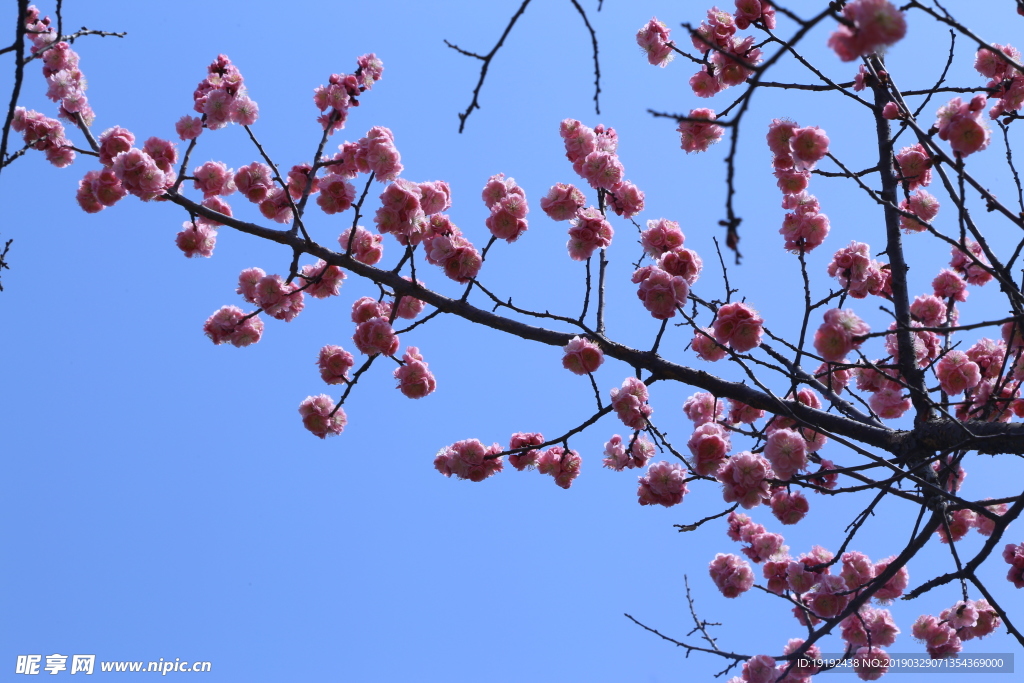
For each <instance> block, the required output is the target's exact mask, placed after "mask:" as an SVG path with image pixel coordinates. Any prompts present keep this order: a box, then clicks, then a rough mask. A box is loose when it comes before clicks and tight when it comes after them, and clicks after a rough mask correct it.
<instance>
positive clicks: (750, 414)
mask: <svg viewBox="0 0 1024 683" xmlns="http://www.w3.org/2000/svg"><path fill="white" fill-rule="evenodd" d="M762 417H764V411H763V410H761V409H760V408H754V407H752V406H748V405H747V404H746V403H742V402H741V401H737V400H736V399H729V422H732V423H733V424H737V423H746V424H754V422H756V421H757V420H760V419H761V418H762Z"/></svg>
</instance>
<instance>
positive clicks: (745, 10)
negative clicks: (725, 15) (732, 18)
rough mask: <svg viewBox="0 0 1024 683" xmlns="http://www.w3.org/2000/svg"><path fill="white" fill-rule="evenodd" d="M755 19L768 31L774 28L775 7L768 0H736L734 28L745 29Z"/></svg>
mask: <svg viewBox="0 0 1024 683" xmlns="http://www.w3.org/2000/svg"><path fill="white" fill-rule="evenodd" d="M757 21H760V22H761V23H763V24H764V27H765V28H766V29H768V30H769V31H770V30H772V29H774V28H775V8H774V7H772V6H771V3H770V2H769V0H736V28H738V29H740V30H745V29H746V28H747V27H749V26H750V25H751V24H752V23H754V22H757Z"/></svg>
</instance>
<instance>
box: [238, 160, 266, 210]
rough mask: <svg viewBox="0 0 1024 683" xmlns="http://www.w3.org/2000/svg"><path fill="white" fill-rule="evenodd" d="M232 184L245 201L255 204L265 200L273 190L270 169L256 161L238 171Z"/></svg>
mask: <svg viewBox="0 0 1024 683" xmlns="http://www.w3.org/2000/svg"><path fill="white" fill-rule="evenodd" d="M234 182H235V186H236V188H237V189H238V191H239V192H241V193H242V194H244V195H245V198H246V199H248V200H249V201H250V202H255V203H257V204H259V203H260V202H262V201H263V200H265V199H266V198H267V196H268V195H269V194H270V193H271V191H273V189H274V181H273V180H272V178H271V170H270V167H269V166H267V165H266V164H261V163H259V162H257V161H254V162H253V163H251V164H249V165H248V166H243V167H241V168H240V169H238V172H237V173H235V177H234Z"/></svg>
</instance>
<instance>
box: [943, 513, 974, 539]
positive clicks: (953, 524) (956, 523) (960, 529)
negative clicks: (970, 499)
mask: <svg viewBox="0 0 1024 683" xmlns="http://www.w3.org/2000/svg"><path fill="white" fill-rule="evenodd" d="M975 517H977V513H976V512H974V511H973V510H955V511H954V512H952V513H950V514H949V517H948V518H947V520H946V523H947V524H948V525H949V533H948V534H947V532H946V528H945V526H940V527H939V528H938V529H937V530H936V534H937V535H938V537H939V540H940V541H941V542H942V543H949V542H950V538H952V540H953V541H954V542H955V541H959V540H960V539H962V538H963V537H964V536H966V535H967V532H968V531H970V530H971V527H973V526H974V520H975Z"/></svg>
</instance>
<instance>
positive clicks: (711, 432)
mask: <svg viewBox="0 0 1024 683" xmlns="http://www.w3.org/2000/svg"><path fill="white" fill-rule="evenodd" d="M686 446H687V448H689V449H690V454H691V455H693V469H694V471H696V472H697V474H700V475H702V476H705V477H708V476H714V475H715V473H716V472H718V468H720V467H721V466H722V464H723V463H725V460H726V458H727V457H728V454H729V450H730V449H731V448H732V443H731V439H730V438H729V431H728V430H727V429H726V428H725V427H723V426H722V425H720V424H717V423H715V422H705V423H703V424H701V425H698V426H697V427H696V428H695V429H694V430H693V434H692V435H690V439H689V441H687V442H686Z"/></svg>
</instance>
